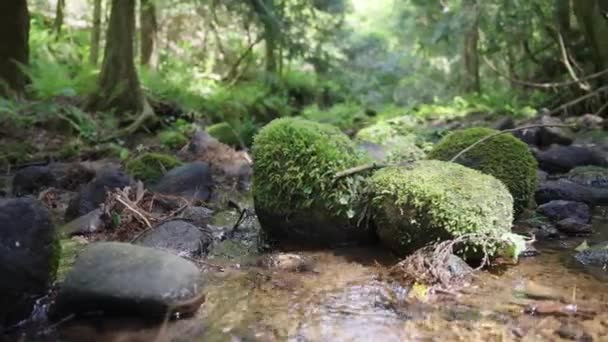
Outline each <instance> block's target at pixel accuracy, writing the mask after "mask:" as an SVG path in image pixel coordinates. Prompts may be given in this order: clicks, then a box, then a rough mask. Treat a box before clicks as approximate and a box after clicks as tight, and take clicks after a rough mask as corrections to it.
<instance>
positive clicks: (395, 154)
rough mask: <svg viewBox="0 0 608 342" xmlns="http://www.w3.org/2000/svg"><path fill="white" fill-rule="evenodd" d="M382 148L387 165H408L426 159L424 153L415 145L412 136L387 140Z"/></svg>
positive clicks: (414, 138) (414, 139)
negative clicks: (384, 150) (384, 149)
mask: <svg viewBox="0 0 608 342" xmlns="http://www.w3.org/2000/svg"><path fill="white" fill-rule="evenodd" d="M384 146H385V148H386V162H387V163H391V164H402V163H410V162H414V161H418V160H422V159H425V158H426V153H425V152H424V151H423V150H422V149H421V148H420V147H418V145H416V137H415V136H413V135H408V136H396V137H394V138H391V139H388V140H387V141H386V143H385V145H384Z"/></svg>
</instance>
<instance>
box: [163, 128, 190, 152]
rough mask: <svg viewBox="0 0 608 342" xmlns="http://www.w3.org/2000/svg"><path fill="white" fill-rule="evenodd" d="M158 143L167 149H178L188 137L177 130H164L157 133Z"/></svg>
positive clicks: (184, 143)
mask: <svg viewBox="0 0 608 342" xmlns="http://www.w3.org/2000/svg"><path fill="white" fill-rule="evenodd" d="M158 140H159V141H160V144H161V145H162V146H164V147H166V148H169V149H179V148H182V147H184V146H185V145H186V144H187V143H188V138H187V137H186V136H185V135H184V134H183V133H181V132H178V131H164V132H160V133H159V134H158Z"/></svg>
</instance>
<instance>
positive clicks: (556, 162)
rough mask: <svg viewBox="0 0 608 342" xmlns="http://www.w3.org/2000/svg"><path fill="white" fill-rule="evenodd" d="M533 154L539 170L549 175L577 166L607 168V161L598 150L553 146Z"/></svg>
mask: <svg viewBox="0 0 608 342" xmlns="http://www.w3.org/2000/svg"><path fill="white" fill-rule="evenodd" d="M535 154H536V159H537V160H538V163H539V166H540V168H541V169H542V170H544V171H547V172H549V173H565V172H568V171H570V170H572V169H574V168H575V167H578V166H587V165H594V166H608V159H606V156H605V155H604V154H603V153H602V152H601V151H600V150H596V149H594V148H591V147H587V146H556V145H554V146H551V147H550V148H549V149H547V150H544V151H537V152H536V153H535Z"/></svg>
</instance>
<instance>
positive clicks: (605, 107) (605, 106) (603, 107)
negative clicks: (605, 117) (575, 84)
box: [595, 102, 608, 116]
mask: <svg viewBox="0 0 608 342" xmlns="http://www.w3.org/2000/svg"><path fill="white" fill-rule="evenodd" d="M606 109H608V102H606V103H605V104H604V105H603V106H602V107H600V109H599V110H598V111H597V112H595V115H596V116H601V115H602V112H603V111H605V110H606Z"/></svg>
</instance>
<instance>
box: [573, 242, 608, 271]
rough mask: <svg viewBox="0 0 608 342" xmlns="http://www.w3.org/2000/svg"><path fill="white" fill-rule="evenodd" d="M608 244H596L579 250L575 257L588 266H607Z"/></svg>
mask: <svg viewBox="0 0 608 342" xmlns="http://www.w3.org/2000/svg"><path fill="white" fill-rule="evenodd" d="M606 247H608V246H605V245H604V246H595V247H592V248H589V249H586V250H584V251H581V252H578V253H577V254H576V255H575V256H574V258H575V259H576V260H577V261H578V262H580V263H581V264H583V265H586V266H598V267H605V266H606V265H608V248H606Z"/></svg>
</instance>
